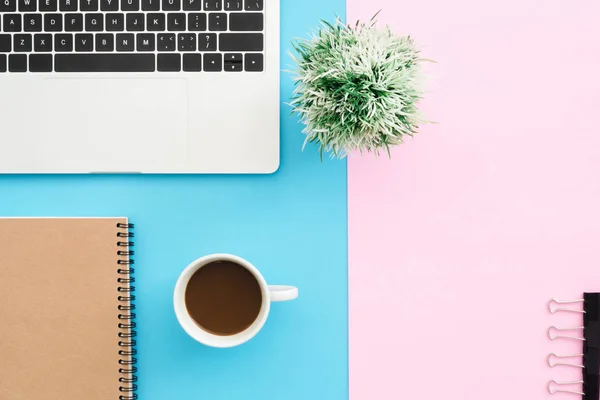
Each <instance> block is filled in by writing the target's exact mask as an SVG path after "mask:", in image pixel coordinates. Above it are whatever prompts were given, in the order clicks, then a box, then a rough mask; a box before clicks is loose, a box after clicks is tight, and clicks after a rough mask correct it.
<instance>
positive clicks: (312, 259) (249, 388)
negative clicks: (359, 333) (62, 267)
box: [0, 0, 348, 400]
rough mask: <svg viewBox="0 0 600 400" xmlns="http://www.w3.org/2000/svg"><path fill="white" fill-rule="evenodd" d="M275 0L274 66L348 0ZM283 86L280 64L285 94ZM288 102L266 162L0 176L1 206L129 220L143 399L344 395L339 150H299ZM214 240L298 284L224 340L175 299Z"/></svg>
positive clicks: (343, 205)
mask: <svg viewBox="0 0 600 400" xmlns="http://www.w3.org/2000/svg"><path fill="white" fill-rule="evenodd" d="M267 1H268V0H267ZM267 6H268V4H267ZM281 9H282V15H281V27H282V38H281V50H282V57H281V59H282V67H283V69H290V65H291V59H290V58H289V56H288V55H287V51H288V50H290V48H291V46H290V41H291V40H292V39H293V38H297V37H306V35H307V33H308V32H309V31H310V30H311V29H313V28H315V27H316V26H317V25H318V23H319V21H320V19H327V20H330V21H333V20H334V19H335V16H336V15H337V16H340V17H344V14H345V2H344V0H327V1H323V0H305V1H302V2H297V1H294V2H293V1H290V0H282V5H281ZM292 89H293V85H292V81H291V79H290V76H289V75H288V74H287V73H282V89H281V90H282V93H281V99H282V101H288V99H289V97H290V95H291V93H292ZM289 113H290V109H289V107H287V106H283V107H282V110H281V122H282V161H281V168H280V169H279V171H278V172H277V173H275V174H273V175H267V176H139V175H138V176H1V177H0V214H2V215H5V216H127V217H129V218H130V220H131V222H134V223H135V224H136V229H135V233H136V257H135V260H136V279H137V282H136V287H137V290H136V294H137V300H138V301H137V315H138V321H137V322H138V349H139V352H140V355H139V364H138V368H139V378H140V381H139V395H140V399H141V400H165V399H175V398H177V399H211V400H221V399H222V400H230V399H232V400H241V399H261V400H270V399H273V400H281V399H286V400H307V399H315V400H320V399H324V400H338V399H339V400H342V399H343V400H345V399H347V398H348V310H347V309H348V304H347V201H346V163H345V162H343V161H331V160H325V161H324V162H321V161H320V160H319V157H318V155H317V153H316V151H315V148H314V147H312V146H309V147H307V149H306V150H305V151H304V152H301V147H302V142H303V136H302V135H301V133H300V131H301V126H300V125H299V124H298V123H297V120H296V118H295V117H290V116H289ZM3 134H7V132H3ZM124 151H126V150H124ZM214 252H229V253H234V254H237V255H240V256H242V257H244V258H247V259H248V260H249V261H251V262H252V263H253V264H254V265H256V266H257V267H258V268H259V269H260V270H261V272H262V273H263V275H264V276H265V278H266V280H267V282H269V283H271V284H290V285H296V286H298V287H299V289H300V296H299V298H298V299H297V300H296V301H293V302H287V303H276V304H274V305H273V307H272V308H271V314H270V316H269V320H268V321H267V323H266V325H265V327H264V329H263V330H262V331H261V332H260V333H259V335H258V336H257V337H255V338H254V339H253V340H251V341H250V342H248V343H247V344H244V345H243V346H240V347H237V348H233V349H225V350H223V349H212V348H207V347H204V346H202V345H200V344H198V343H196V342H195V341H193V340H192V339H191V338H189V337H188V336H187V335H186V334H185V333H184V332H183V330H182V329H181V328H180V327H179V325H178V323H177V321H176V318H175V315H174V312H173V306H172V291H173V287H174V285H175V282H176V280H177V277H178V275H179V273H180V272H181V271H182V270H183V269H184V268H185V267H186V266H187V265H188V264H189V263H190V262H191V261H193V260H194V259H196V258H198V257H200V256H202V255H205V254H208V253H214ZM115 367H116V366H115Z"/></svg>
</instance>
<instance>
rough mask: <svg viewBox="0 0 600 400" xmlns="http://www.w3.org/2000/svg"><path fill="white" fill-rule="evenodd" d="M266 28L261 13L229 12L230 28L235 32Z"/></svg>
mask: <svg viewBox="0 0 600 400" xmlns="http://www.w3.org/2000/svg"><path fill="white" fill-rule="evenodd" d="M263 28H264V21H263V14H261V13H245V12H244V13H231V14H229V30H230V31H234V32H245V31H262V30H263Z"/></svg>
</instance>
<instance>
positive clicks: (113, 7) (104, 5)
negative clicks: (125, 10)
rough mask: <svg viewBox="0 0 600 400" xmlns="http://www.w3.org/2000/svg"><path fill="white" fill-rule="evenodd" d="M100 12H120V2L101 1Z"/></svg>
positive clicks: (115, 0) (111, 0) (114, 0)
mask: <svg viewBox="0 0 600 400" xmlns="http://www.w3.org/2000/svg"><path fill="white" fill-rule="evenodd" d="M100 11H119V0H100Z"/></svg>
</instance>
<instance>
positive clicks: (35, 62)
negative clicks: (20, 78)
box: [29, 54, 52, 72]
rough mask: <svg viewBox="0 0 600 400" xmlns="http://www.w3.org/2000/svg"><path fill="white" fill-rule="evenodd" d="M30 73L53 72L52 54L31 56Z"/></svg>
mask: <svg viewBox="0 0 600 400" xmlns="http://www.w3.org/2000/svg"><path fill="white" fill-rule="evenodd" d="M29 72H52V54H30V55H29Z"/></svg>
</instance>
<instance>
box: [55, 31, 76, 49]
mask: <svg viewBox="0 0 600 400" xmlns="http://www.w3.org/2000/svg"><path fill="white" fill-rule="evenodd" d="M54 51H57V52H71V51H73V34H72V33H57V34H56V35H54Z"/></svg>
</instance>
